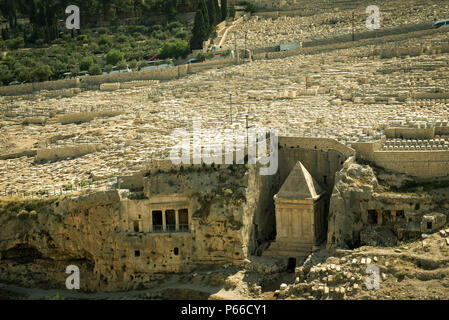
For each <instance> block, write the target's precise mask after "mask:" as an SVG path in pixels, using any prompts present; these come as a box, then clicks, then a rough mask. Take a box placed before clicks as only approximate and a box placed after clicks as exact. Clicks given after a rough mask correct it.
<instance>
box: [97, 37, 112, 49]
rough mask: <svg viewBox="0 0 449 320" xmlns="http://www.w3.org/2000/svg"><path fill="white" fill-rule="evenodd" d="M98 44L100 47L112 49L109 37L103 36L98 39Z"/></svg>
mask: <svg viewBox="0 0 449 320" xmlns="http://www.w3.org/2000/svg"><path fill="white" fill-rule="evenodd" d="M98 44H99V45H100V46H105V47H112V40H111V38H109V37H108V36H107V35H103V36H101V37H100V39H98Z"/></svg>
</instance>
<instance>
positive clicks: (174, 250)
mask: <svg viewBox="0 0 449 320" xmlns="http://www.w3.org/2000/svg"><path fill="white" fill-rule="evenodd" d="M173 253H174V254H175V256H177V255H178V254H179V249H178V248H174V249H173Z"/></svg>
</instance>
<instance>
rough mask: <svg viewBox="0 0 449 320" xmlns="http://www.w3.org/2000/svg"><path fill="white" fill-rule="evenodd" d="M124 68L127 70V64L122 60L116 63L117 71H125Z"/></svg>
mask: <svg viewBox="0 0 449 320" xmlns="http://www.w3.org/2000/svg"><path fill="white" fill-rule="evenodd" d="M126 68H128V64H127V63H126V62H125V61H124V60H122V61H120V62H119V63H117V70H125V69H126Z"/></svg>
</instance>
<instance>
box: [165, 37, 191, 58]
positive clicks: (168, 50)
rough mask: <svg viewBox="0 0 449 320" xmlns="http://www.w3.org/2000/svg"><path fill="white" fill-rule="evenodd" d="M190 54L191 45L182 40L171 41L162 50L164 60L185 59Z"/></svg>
mask: <svg viewBox="0 0 449 320" xmlns="http://www.w3.org/2000/svg"><path fill="white" fill-rule="evenodd" d="M188 54H189V45H188V43H187V42H186V41H184V40H180V39H170V40H169V41H167V42H166V43H164V46H163V47H162V50H161V55H163V56H164V58H174V59H178V58H179V57H183V58H185V57H186V56H187V55H188Z"/></svg>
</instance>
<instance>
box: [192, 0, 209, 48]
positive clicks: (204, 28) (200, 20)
mask: <svg viewBox="0 0 449 320" xmlns="http://www.w3.org/2000/svg"><path fill="white" fill-rule="evenodd" d="M203 2H204V1H201V2H200V4H201V3H203ZM208 36H209V26H208V25H207V24H206V21H205V18H204V14H203V10H202V9H201V5H200V6H199V7H198V10H197V11H196V14H195V23H194V25H193V30H192V38H190V49H192V50H197V49H202V48H203V41H205V40H206V39H207V37H208Z"/></svg>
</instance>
